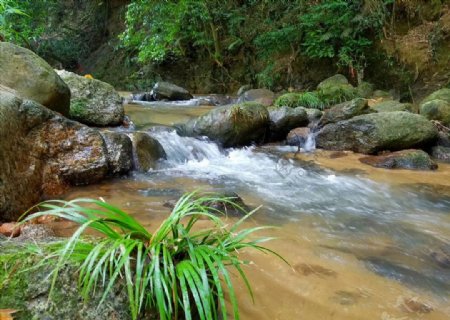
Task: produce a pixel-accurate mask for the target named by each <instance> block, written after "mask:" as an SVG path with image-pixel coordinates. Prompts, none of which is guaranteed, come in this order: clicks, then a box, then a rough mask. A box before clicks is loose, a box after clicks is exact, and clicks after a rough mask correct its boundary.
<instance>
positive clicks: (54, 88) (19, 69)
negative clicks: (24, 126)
mask: <svg viewBox="0 0 450 320" xmlns="http://www.w3.org/2000/svg"><path fill="white" fill-rule="evenodd" d="M0 84H1V85H4V86H6V87H10V88H12V89H14V90H16V91H17V92H18V94H19V95H20V96H21V97H23V98H25V99H30V100H34V101H36V102H38V103H40V104H42V105H44V106H46V107H47V108H49V109H51V110H54V111H56V112H59V113H61V114H63V115H64V116H68V115H69V106H70V90H69V88H68V87H67V85H66V84H65V83H64V81H63V80H61V78H60V77H59V76H58V75H57V74H56V72H55V71H54V70H53V69H52V67H50V65H49V64H48V63H47V62H45V60H44V59H42V58H40V57H39V56H38V55H36V54H35V53H34V52H32V51H30V50H28V49H25V48H22V47H19V46H16V45H14V44H12V43H8V42H0Z"/></svg>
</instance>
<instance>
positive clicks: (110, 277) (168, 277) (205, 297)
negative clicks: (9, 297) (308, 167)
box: [25, 193, 275, 320]
mask: <svg viewBox="0 0 450 320" xmlns="http://www.w3.org/2000/svg"><path fill="white" fill-rule="evenodd" d="M217 201H221V202H225V203H228V204H230V205H232V206H235V207H238V206H237V205H236V204H235V203H234V202H233V198H223V197H215V196H202V197H198V196H197V194H195V193H190V194H187V195H185V196H183V197H182V198H181V199H180V200H179V201H178V202H177V204H176V205H175V207H174V209H173V211H172V212H171V214H170V215H169V217H168V218H167V219H166V220H164V221H163V222H162V224H161V225H160V226H159V227H158V228H157V230H156V231H155V232H154V233H150V232H149V231H148V230H147V229H146V228H145V227H144V226H143V225H142V224H140V223H139V222H138V221H137V220H136V219H134V218H133V217H132V216H130V215H128V214H127V213H125V212H123V211H122V210H120V209H118V208H116V207H114V206H112V205H110V204H108V203H105V202H102V201H97V200H92V199H78V200H73V201H69V202H66V201H48V202H44V203H42V204H40V205H39V206H38V208H39V209H44V211H41V212H37V213H34V214H32V215H30V216H29V217H27V218H26V219H25V221H29V220H31V219H35V218H37V217H40V216H43V215H53V216H56V217H60V218H63V219H67V220H70V221H73V222H76V223H77V224H79V228H78V229H77V231H76V232H75V233H74V234H73V236H72V237H71V238H70V239H69V240H68V241H66V242H63V243H62V244H60V245H58V246H55V247H54V250H53V253H52V254H51V255H50V256H49V257H47V260H48V261H50V260H49V259H57V263H56V267H55V268H54V270H53V272H54V277H53V285H52V287H53V286H54V285H55V283H56V281H57V278H58V271H59V270H60V269H61V268H62V267H63V266H64V264H65V262H66V261H68V259H71V260H72V261H77V262H78V263H79V264H80V265H81V267H80V271H79V287H80V294H81V295H82V297H83V298H84V299H85V300H88V299H89V297H90V296H91V295H92V292H93V291H94V290H98V289H99V286H100V287H101V288H102V290H103V296H102V301H101V302H100V304H101V303H102V302H103V301H104V299H105V298H106V297H107V296H108V293H109V292H110V291H111V290H112V288H113V287H114V284H115V283H117V281H119V279H123V280H121V281H124V282H125V283H126V288H127V292H128V298H129V304H130V311H131V314H132V318H133V319H138V318H139V317H148V315H149V312H155V311H156V312H157V313H158V318H159V319H161V320H164V319H167V320H169V319H179V318H180V317H184V318H185V319H187V320H189V319H193V318H195V319H203V320H209V319H227V308H226V303H225V292H226V293H227V297H228V298H229V300H228V301H229V302H230V305H231V307H232V314H233V317H234V319H239V310H238V303H237V298H236V294H235V291H234V289H233V285H232V281H231V277H230V271H231V270H235V271H236V274H238V275H239V276H240V277H241V278H242V279H243V281H244V283H245V284H246V286H247V288H248V290H249V292H250V294H251V295H252V291H251V287H250V284H249V282H248V280H247V277H246V275H245V273H244V271H243V269H242V267H243V265H245V264H247V263H248V262H247V261H243V260H241V259H240V258H239V252H240V251H241V250H242V249H247V248H249V249H256V250H259V251H262V252H265V253H274V252H272V251H270V250H269V249H267V248H265V247H263V246H261V243H263V242H266V241H268V240H270V239H271V238H257V239H251V240H248V239H247V238H248V236H249V235H251V234H253V233H254V232H256V231H259V230H262V229H266V228H267V227H255V228H250V229H240V226H241V225H242V223H243V222H244V221H245V220H246V219H247V218H248V217H249V216H251V214H252V213H253V212H254V211H252V212H250V213H248V214H247V215H246V216H244V217H243V218H242V219H240V220H239V221H238V222H236V223H235V224H233V225H231V226H230V227H228V226H227V225H225V223H224V222H223V221H222V220H221V219H220V218H218V217H217V216H216V214H218V213H220V212H218V210H217V209H214V208H213V207H211V206H209V205H208V204H211V203H216V202H217ZM239 209H240V210H243V209H242V208H240V207H239ZM199 220H202V222H203V223H204V222H205V220H207V221H209V223H210V225H211V227H209V228H205V227H204V225H203V224H202V225H203V228H195V226H196V224H197V222H198V221H199ZM88 228H89V229H93V230H95V231H97V233H99V234H101V235H102V237H100V238H98V239H95V240H92V239H89V238H84V237H82V234H83V233H84V232H85V231H86V230H87V229H88ZM274 254H275V253H274ZM252 297H253V295H252Z"/></svg>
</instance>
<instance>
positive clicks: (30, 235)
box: [17, 224, 56, 241]
mask: <svg viewBox="0 0 450 320" xmlns="http://www.w3.org/2000/svg"><path fill="white" fill-rule="evenodd" d="M55 236H56V235H55V232H54V231H53V229H52V228H51V227H50V226H48V225H45V224H25V225H23V226H22V227H21V233H20V237H19V238H18V239H17V240H20V241H29V240H33V241H36V240H47V239H50V238H54V237H55Z"/></svg>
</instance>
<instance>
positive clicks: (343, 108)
mask: <svg viewBox="0 0 450 320" xmlns="http://www.w3.org/2000/svg"><path fill="white" fill-rule="evenodd" d="M371 112H372V111H371V110H370V108H369V105H368V103H367V100H366V99H361V98H358V99H353V100H351V101H348V102H344V103H340V104H338V105H335V106H334V107H332V108H331V109H328V110H325V112H324V114H323V116H322V119H321V120H320V122H319V125H320V126H324V125H326V124H329V123H336V122H339V121H342V120H347V119H351V118H353V117H356V116H359V115H362V114H367V113H371Z"/></svg>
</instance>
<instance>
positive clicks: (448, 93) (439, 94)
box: [421, 88, 450, 105]
mask: <svg viewBox="0 0 450 320" xmlns="http://www.w3.org/2000/svg"><path fill="white" fill-rule="evenodd" d="M432 100H444V101H447V102H448V103H450V88H443V89H440V90H437V91H435V92H433V93H432V94H430V95H429V96H427V97H426V98H425V99H423V100H422V103H421V104H422V105H423V104H424V103H427V102H429V101H432Z"/></svg>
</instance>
